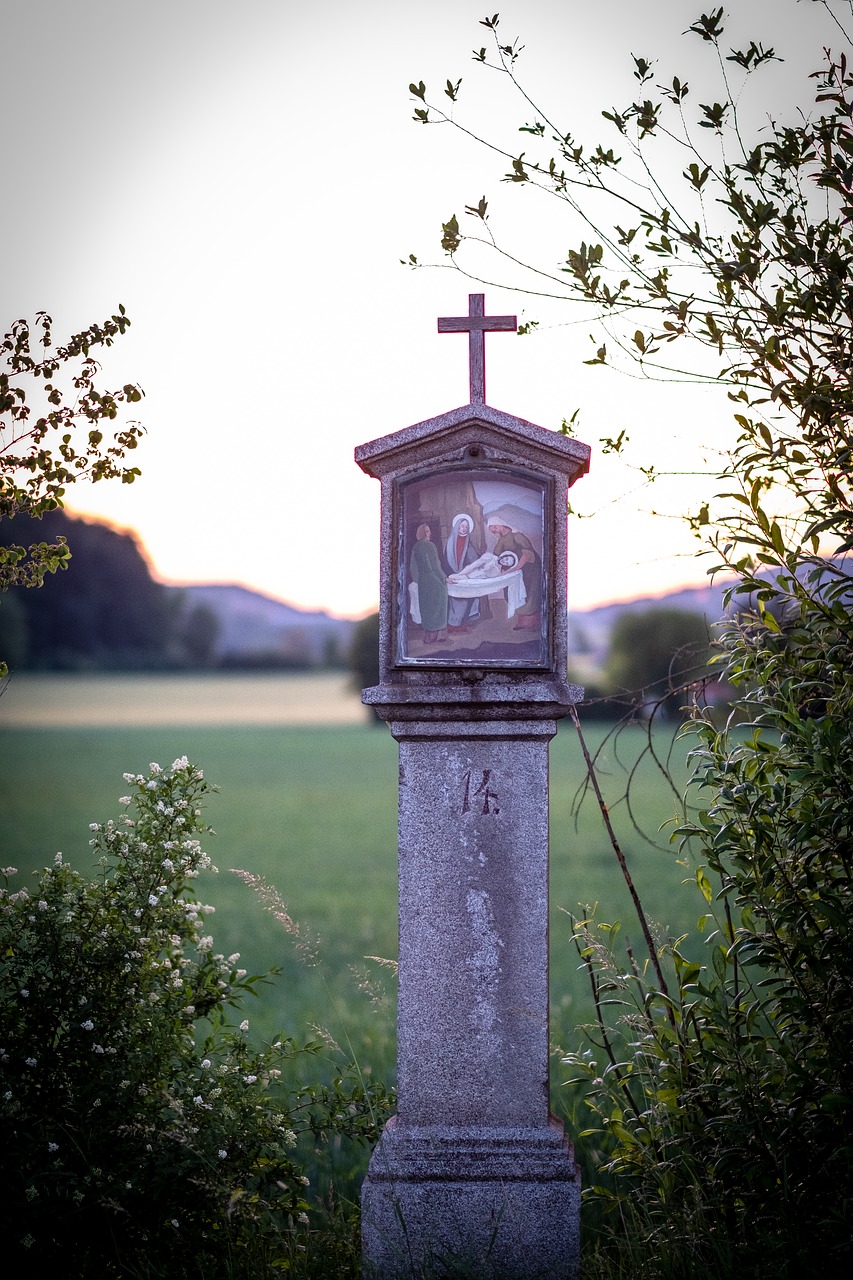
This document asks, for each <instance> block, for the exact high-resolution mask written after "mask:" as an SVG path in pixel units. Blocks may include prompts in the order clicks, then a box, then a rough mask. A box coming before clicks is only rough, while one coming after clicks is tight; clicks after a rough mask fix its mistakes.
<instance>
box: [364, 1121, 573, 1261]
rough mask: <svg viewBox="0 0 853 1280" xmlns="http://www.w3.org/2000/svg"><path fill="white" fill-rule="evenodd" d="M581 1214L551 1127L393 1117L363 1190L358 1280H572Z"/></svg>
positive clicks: (566, 1157)
mask: <svg viewBox="0 0 853 1280" xmlns="http://www.w3.org/2000/svg"><path fill="white" fill-rule="evenodd" d="M579 1216H580V1179H579V1176H578V1170H577V1166H576V1164H575V1158H574V1152H573V1150H572V1147H571V1144H570V1143H569V1142H568V1140H567V1139H566V1138H565V1136H564V1134H563V1127H562V1125H561V1124H560V1123H559V1122H558V1121H556V1120H552V1121H551V1123H550V1125H549V1126H547V1127H541V1128H532V1127H531V1128H487V1127H475V1126H470V1127H468V1126H465V1127H458V1126H449V1125H448V1126H444V1125H428V1126H426V1125H424V1126H420V1125H418V1126H415V1125H403V1124H399V1123H398V1122H397V1118H396V1117H392V1119H391V1120H389V1122H388V1124H387V1125H386V1127H385V1132H384V1133H383V1135H382V1139H381V1141H380V1142H379V1145H378V1146H377V1147H376V1150H375V1151H374V1153H373V1156H372V1158H371V1161H370V1168H369V1170H368V1173H367V1177H366V1179H365V1182H364V1187H363V1190H362V1239H363V1246H364V1259H365V1268H364V1275H365V1280H374V1277H375V1278H376V1280H414V1278H415V1277H417V1280H421V1278H422V1277H428V1276H431V1275H434V1276H436V1277H443V1276H447V1275H454V1274H460V1275H461V1274H464V1275H465V1276H466V1277H471V1278H472V1280H473V1278H474V1277H477V1278H478V1280H479V1278H480V1277H482V1280H487V1278H488V1280H570V1278H571V1277H575V1276H577V1274H578V1265H579V1264H578V1253H579V1238H578V1222H579ZM455 1268H458V1269H459V1270H458V1271H457V1270H456V1269H455Z"/></svg>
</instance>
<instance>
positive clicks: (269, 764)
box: [0, 721, 701, 1110]
mask: <svg viewBox="0 0 853 1280" xmlns="http://www.w3.org/2000/svg"><path fill="white" fill-rule="evenodd" d="M604 732H605V731H604V730H603V729H602V728H601V727H600V726H595V727H592V728H590V729H589V730H588V731H587V738H588V741H589V744H590V747H591V748H592V749H594V748H595V747H597V746H598V745H599V743H600V742H601V740H602V737H603V735H604ZM669 738H670V735H669V734H667V735H663V734H661V735H660V736H659V738H658V739H657V740H656V741H657V745H658V748H659V749H660V750H662V751H664V752H666V751H667V750H668V749H669V745H670V742H669ZM642 741H643V732H642V730H640V729H639V728H636V729H634V728H632V729H630V730H627V731H626V732H624V733H623V734H622V736H621V738H620V739H619V740H618V743H617V744H616V747H615V748H614V746H613V745H609V746H608V747H607V748H606V749H605V751H604V752H603V754H602V757H601V760H600V776H601V780H602V784H603V786H604V788H605V791H606V794H607V799H608V802H609V803H610V804H611V805H612V806H613V815H614V819H615V821H616V822H617V824H618V826H619V830H620V838H621V839H622V841H623V843H624V847H625V851H626V854H627V857H628V860H629V864H630V866H631V869H632V874H633V875H634V878H635V880H636V882H637V885H638V887H639V889H640V893H641V896H642V898H643V902H644V905H645V908H646V911H647V913H648V915H649V916H650V918H651V919H652V920H653V921H655V922H656V923H657V924H658V925H659V926H660V927H661V928H662V929H664V930H666V931H668V932H672V933H676V934H677V933H680V932H682V931H683V930H684V929H686V928H690V927H691V926H692V925H693V924H694V923H695V917H696V916H697V915H698V914H699V911H700V905H701V903H700V901H699V900H698V898H697V894H696V891H695V890H694V889H691V888H689V887H686V886H684V885H683V884H682V883H681V882H682V880H683V878H684V875H685V873H684V872H683V871H682V869H681V868H680V867H679V866H678V865H677V864H676V861H675V854H674V853H673V852H672V851H671V850H670V849H668V848H666V847H664V848H663V849H656V848H654V847H652V846H651V845H650V844H648V843H647V842H646V841H645V840H643V839H641V838H640V837H639V836H638V835H637V834H636V833H635V832H634V830H633V828H632V826H631V824H630V822H629V821H628V815H627V812H626V808H625V805H624V804H620V802H619V797H620V796H621V795H622V794H623V792H624V787H625V778H626V772H625V769H626V767H630V766H631V765H632V764H633V762H634V759H635V758H636V755H637V752H638V750H639V749H640V745H641V743H642ZM184 754H186V755H188V756H189V758H190V759H191V760H192V761H193V763H195V764H197V765H198V766H200V767H201V768H203V769H204V771H205V776H206V777H207V778H208V779H209V780H210V781H212V782H214V783H216V784H217V785H218V786H219V788H220V793H219V794H218V795H216V796H214V797H213V798H212V800H211V802H210V806H209V812H208V814H207V817H208V821H209V822H210V823H211V825H212V826H213V827H214V828H215V831H216V835H215V837H212V838H211V840H210V842H209V845H208V851H209V852H210V854H211V856H212V858H213V861H214V863H215V864H216V865H217V866H218V867H219V874H218V875H216V876H214V875H212V874H209V875H207V876H205V877H204V878H203V879H201V880H200V881H199V882H198V887H199V893H200V896H201V897H202V899H203V900H204V901H207V902H209V903H211V904H212V905H213V906H215V908H216V913H215V915H214V916H213V917H212V919H211V929H210V931H211V932H212V934H213V936H214V940H215V943H216V949H217V950H219V951H222V952H223V953H224V954H225V955H229V954H231V953H232V952H234V951H239V952H240V953H241V956H242V960H241V964H243V965H245V967H246V968H247V969H248V970H249V971H250V972H251V973H258V972H266V971H267V970H268V969H270V968H272V967H274V966H277V967H279V968H280V971H281V972H280V974H279V975H278V976H277V977H276V978H275V979H274V980H273V981H272V983H271V984H270V985H268V986H266V987H264V988H262V996H261V999H260V1000H258V1001H257V1002H256V1003H253V1005H252V1006H251V1007H250V1008H249V1009H248V1011H247V1012H248V1016H249V1018H250V1022H251V1026H252V1030H253V1032H254V1033H255V1034H257V1035H258V1036H259V1037H261V1038H263V1039H272V1038H274V1036H275V1034H276V1033H277V1032H278V1031H279V1030H280V1029H283V1030H284V1031H286V1032H287V1033H288V1034H292V1035H295V1036H296V1037H297V1038H300V1039H308V1038H312V1037H314V1038H316V1035H315V1033H314V1030H313V1028H316V1027H321V1028H323V1029H325V1031H327V1032H328V1033H329V1034H330V1035H331V1036H332V1037H333V1038H334V1039H335V1040H336V1041H337V1042H338V1043H339V1044H341V1045H342V1047H343V1048H344V1050H345V1051H349V1050H350V1049H351V1051H352V1052H353V1053H354V1054H355V1056H356V1058H357V1060H358V1062H359V1064H360V1066H361V1068H362V1069H363V1070H365V1071H370V1072H373V1073H375V1074H376V1075H377V1076H379V1077H380V1078H383V1079H385V1080H387V1081H389V1082H390V1081H393V1078H394V1053H395V1046H394V978H393V973H392V972H391V971H389V970H388V969H386V968H383V967H382V966H380V965H378V964H377V963H375V962H374V961H371V960H368V959H366V957H370V956H379V957H386V958H389V959H394V958H395V957H396V929H397V903H396V844H397V832H396V788H397V745H396V743H395V742H394V740H393V739H392V737H391V735H390V734H389V733H388V731H387V729H385V728H384V727H378V726H372V725H370V724H368V723H367V722H366V721H365V722H364V723H363V724H356V725H353V724H346V725H341V726H331V725H328V724H322V725H301V726H294V725H285V726H274V725H269V726H266V725H263V726H247V725H241V724H239V723H235V724H232V725H226V726H210V725H206V726H202V727H192V726H187V727H179V726H177V727H172V726H170V727H163V728H156V727H150V726H141V727H132V726H130V727H128V726H125V727H120V728H109V729H104V728H97V727H73V726H69V727H52V728H46V727H42V728H6V729H2V730H0V864H2V865H10V864H11V865H13V866H16V867H18V868H19V871H20V872H21V873H22V875H25V874H29V873H31V872H32V871H33V870H35V869H37V868H39V867H42V866H44V865H46V864H47V863H49V862H50V861H51V860H52V859H53V856H54V854H55V853H56V852H57V851H58V850H61V851H62V853H63V855H64V856H65V857H66V859H67V860H70V861H71V862H72V864H73V865H75V866H77V867H78V868H81V869H82V868H83V867H84V866H89V865H91V860H90V849H89V844H88V842H89V838H90V832H89V829H88V827H89V823H90V822H95V821H104V820H105V819H107V818H109V817H117V816H118V815H119V814H120V813H122V812H124V811H123V810H121V809H120V806H119V805H118V804H117V801H118V797H119V796H121V795H123V794H124V793H125V792H126V791H127V789H128V788H127V786H126V784H125V783H124V781H123V779H122V774H123V773H124V772H125V771H132V772H142V771H146V770H147V768H148V764H149V762H150V761H154V760H156V761H158V762H159V763H161V764H164V765H168V764H170V763H171V761H172V760H173V759H175V758H176V757H177V756H181V755H184ZM684 755H685V747H684V746H683V745H678V746H677V748H676V752H675V761H676V762H677V764H678V768H677V769H676V774H677V775H680V780H683V777H684V774H685V770H684ZM584 773H585V770H584V765H583V760H582V756H581V753H580V750H579V746H578V741H577V737H576V735H575V733H574V730H573V729H572V728H571V726H570V725H569V724H568V723H566V724H564V725H563V726H562V727H561V730H560V733H559V734H558V736H557V738H556V739H555V741H554V743H553V744H552V748H551V811H552V820H551V903H552V908H551V1003H552V1028H551V1034H552V1040H554V1041H555V1042H556V1043H559V1044H560V1045H562V1046H568V1045H569V1044H570V1043H571V1042H572V1041H573V1039H575V1036H576V1033H575V1025H576V1024H577V1023H578V1022H583V1021H588V1020H590V1018H591V1007H590V1001H589V993H588V987H587V985H586V979H585V976H584V975H583V974H581V973H579V972H578V959H577V956H576V952H575V950H574V947H573V945H572V944H571V942H570V923H569V920H568V918H567V917H566V915H565V914H564V911H565V910H567V911H570V912H577V911H578V910H579V908H580V907H581V906H582V904H586V903H594V902H599V903H600V904H601V914H602V916H603V918H605V919H608V920H612V919H621V920H622V921H623V933H625V934H627V935H628V936H629V937H630V938H631V939H632V940H633V942H634V944H635V950H636V952H637V954H638V955H640V954H641V937H640V931H639V928H638V926H637V924H636V920H635V917H634V916H633V909H632V907H631V905H630V899H629V897H628V894H627V891H626V889H625V886H624V884H623V882H622V879H621V876H620V873H619V870H618V867H617V865H616V860H615V857H614V855H613V851H612V849H611V846H610V842H609V839H608V836H607V834H606V832H605V830H604V827H603V825H602V821H601V817H600V814H599V812H598V809H597V806H596V805H595V804H594V802H593V798H592V797H591V796H588V797H587V798H586V800H585V801H584V803H583V804H582V806H581V808H580V812H579V813H578V814H573V808H574V801H575V797H576V794H577V792H578V788H579V786H580V785H581V783H582V781H583V778H584ZM633 795H634V816H635V817H636V819H637V821H638V823H639V825H640V826H641V827H643V828H644V829H645V830H646V831H648V832H649V833H651V834H654V833H655V832H656V830H657V829H658V828H659V827H660V826H661V825H662V824H663V823H665V822H666V821H667V820H668V819H669V818H671V817H672V815H673V814H674V812H675V808H676V804H675V799H674V797H673V795H672V793H671V792H670V791H669V789H668V787H667V786H666V785H665V784H664V782H663V780H662V778H661V777H660V776H659V774H658V773H657V771H656V770H654V769H653V768H651V767H650V766H649V765H648V764H644V765H643V766H642V767H641V770H640V773H639V775H638V777H637V778H636V779H635V786H634V791H633ZM661 842H662V843H663V845H664V846H666V835H665V834H664V836H663V837H662V838H661ZM230 868H241V869H244V870H246V871H249V872H252V873H254V874H256V875H260V876H262V877H264V879H265V880H266V881H267V882H268V883H270V884H272V885H274V886H275V887H276V889H277V890H278V892H279V894H280V895H281V898H282V899H283V900H284V902H285V903H286V905H287V908H288V910H289V912H290V914H291V916H292V917H293V918H294V919H295V920H296V921H298V922H299V924H300V925H301V926H303V928H304V929H306V930H307V931H308V933H309V934H311V935H315V936H316V937H317V938H318V939H319V942H318V947H317V955H318V956H319V963H316V964H306V963H305V961H304V960H303V959H302V958H301V956H300V954H299V953H298V952H297V950H296V948H295V947H294V944H293V941H292V939H291V938H290V937H288V935H287V933H286V932H285V930H284V929H283V928H282V926H281V925H280V924H279V923H278V922H277V921H276V920H275V919H274V918H273V916H272V915H271V914H270V913H269V912H268V911H266V910H265V909H264V907H263V905H262V903H261V902H260V901H259V899H258V898H257V896H256V895H255V894H254V893H253V892H252V890H251V889H249V888H248V887H247V886H246V885H245V884H244V883H243V882H242V881H241V880H239V879H238V878H237V877H236V876H234V875H232V874H231V872H230ZM19 883H20V880H19ZM241 1016H243V1015H242V1014H241ZM317 1069H318V1070H322V1066H321V1064H318V1068H317ZM559 1070H560V1069H559V1066H557V1067H555V1071H554V1080H553V1093H554V1106H555V1109H557V1110H562V1109H563V1108H562V1107H561V1097H560V1077H559Z"/></svg>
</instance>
